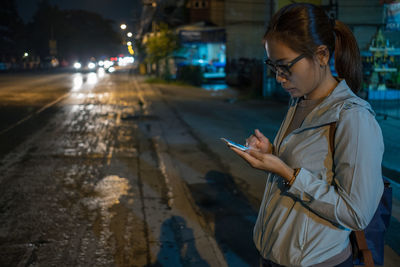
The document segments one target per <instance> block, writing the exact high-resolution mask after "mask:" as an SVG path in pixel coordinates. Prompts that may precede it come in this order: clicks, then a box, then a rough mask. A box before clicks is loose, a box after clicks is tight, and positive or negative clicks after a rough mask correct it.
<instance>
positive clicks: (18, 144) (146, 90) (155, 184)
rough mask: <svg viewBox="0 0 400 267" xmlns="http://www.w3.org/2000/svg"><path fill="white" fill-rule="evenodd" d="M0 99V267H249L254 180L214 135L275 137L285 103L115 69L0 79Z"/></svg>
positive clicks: (389, 251) (390, 249)
mask: <svg viewBox="0 0 400 267" xmlns="http://www.w3.org/2000/svg"><path fill="white" fill-rule="evenodd" d="M238 97H239V98H238ZM0 100H1V101H0V103H1V104H0V117H1V118H2V120H1V121H0V140H1V144H0V145H1V146H0V266H56V265H57V266H257V262H258V255H257V251H256V249H255V248H254V245H253V243H252V228H253V225H254V222H255V219H256V215H257V210H258V205H259V202H260V200H261V197H262V193H263V189H264V182H265V176H264V174H263V173H262V172H260V171H255V170H251V169H250V168H249V166H247V165H246V164H245V163H244V162H243V161H242V160H240V159H238V157H237V156H236V155H234V154H233V153H232V152H231V151H229V150H228V149H227V148H226V146H225V145H224V144H223V143H222V142H221V141H220V140H219V138H220V137H227V138H231V139H233V140H235V141H238V142H240V141H241V140H243V139H244V138H245V137H246V136H248V134H249V133H250V131H251V130H252V129H254V128H259V129H260V130H262V131H263V132H264V133H265V134H266V135H267V136H268V137H270V138H273V136H274V135H275V133H276V131H277V128H278V127H279V124H280V121H281V119H282V118H283V116H284V114H285V112H286V107H287V104H286V103H283V102H273V101H253V100H246V101H242V100H240V96H238V94H237V92H236V91H234V90H231V89H229V88H226V89H224V90H212V89H211V88H209V89H208V90H205V89H201V88H195V87H182V86H170V85H169V86H166V85H155V84H152V85H150V84H146V83H143V79H142V77H137V76H134V75H130V74H129V73H125V72H122V73H114V74H112V75H110V74H94V73H87V74H80V73H74V74H70V73H68V74H52V75H47V74H46V75H32V76H29V77H28V76H25V75H21V77H17V79H16V77H14V76H12V75H11V76H10V77H9V76H3V77H0ZM3 118H4V119H3ZM6 118H7V119H6ZM396 125H397V122H394V123H393V125H392V126H390V125H387V126H383V127H382V128H383V130H384V135H385V134H386V130H385V129H386V128H385V127H389V128H390V127H394V128H395V129H397V128H396ZM390 129H393V128H390ZM399 131H400V130H399ZM387 136H391V135H387ZM385 138H386V136H385ZM385 141H386V139H385ZM392 149H394V150H390V151H395V150H396V145H395V144H394V145H393V148H392ZM391 153H394V152H389V154H388V155H389V156H388V158H389V159H390V160H391V161H390V162H393V164H392V165H390V168H389V167H388V169H390V170H392V171H393V166H396V164H395V163H396V159H394V158H393V156H390V155H392V154H391ZM388 162H389V161H388ZM388 166H389V165H388ZM396 190H397V189H396ZM396 192H397V191H396ZM396 194H397V193H396ZM397 199H398V198H395V200H394V203H395V209H394V215H393V218H392V221H393V223H392V224H391V227H392V228H391V229H390V233H389V235H387V236H389V237H388V238H387V239H388V240H387V244H388V245H387V246H386V248H385V250H386V251H385V257H386V259H385V260H386V264H385V266H396V263H397V262H398V260H399V256H398V253H399V250H398V249H399V239H398V233H399V232H398V229H399V228H397V227H398V225H399V223H398V221H399V217H398V214H399V213H398V210H399V209H398V208H399V206H398V200H397Z"/></svg>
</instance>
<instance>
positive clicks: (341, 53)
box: [231, 4, 384, 267]
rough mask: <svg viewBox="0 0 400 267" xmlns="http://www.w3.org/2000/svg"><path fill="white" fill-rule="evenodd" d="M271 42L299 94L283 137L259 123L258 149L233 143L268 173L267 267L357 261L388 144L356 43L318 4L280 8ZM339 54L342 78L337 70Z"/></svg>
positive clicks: (263, 224) (261, 243) (258, 240)
mask: <svg viewBox="0 0 400 267" xmlns="http://www.w3.org/2000/svg"><path fill="white" fill-rule="evenodd" d="M264 40H265V49H266V51H267V55H268V60H267V61H266V64H267V66H268V67H269V68H270V69H271V70H272V71H274V72H275V73H276V80H277V81H278V82H279V83H280V84H281V85H282V87H283V88H284V89H285V90H286V91H287V92H289V94H290V95H291V101H290V107H289V110H288V113H287V115H286V117H285V119H284V121H283V122H282V125H281V127H280V129H279V131H278V133H277V136H276V138H275V140H274V142H273V144H271V143H270V141H269V140H268V138H266V137H265V136H264V135H263V134H262V133H261V132H260V131H258V130H255V132H254V134H253V135H252V136H250V137H249V138H248V139H247V145H248V146H250V149H249V150H247V151H245V152H242V151H240V150H238V149H235V148H233V147H232V148H231V149H232V150H233V151H235V152H236V153H237V154H238V155H240V156H241V157H243V158H244V159H245V160H246V161H248V162H249V163H250V165H251V166H252V167H254V168H257V169H261V170H265V171H266V172H267V173H268V176H267V181H266V188H265V193H264V197H263V200H262V203H261V207H260V211H259V214H258V218H257V221H256V225H255V228H254V237H253V238H254V242H255V245H256V247H257V249H258V250H259V252H260V254H261V256H262V262H263V265H264V266H280V265H283V266H324V267H326V266H352V253H351V246H350V244H349V234H350V232H351V230H360V229H363V228H365V227H366V226H367V225H368V223H369V222H370V220H371V219H372V216H373V215H374V213H375V210H376V208H377V205H378V203H379V200H380V198H381V195H382V192H383V182H382V173H381V162H382V156H383V150H384V145H383V139H382V133H381V130H380V127H379V125H378V123H377V121H376V120H375V117H374V112H373V110H372V109H371V107H370V105H369V104H368V103H367V102H366V101H364V100H362V99H360V98H359V97H357V96H356V94H355V92H357V90H358V89H359V88H360V85H361V61H360V53H359V50H358V46H357V43H356V40H355V38H354V36H353V34H352V32H351V31H350V30H349V28H348V27H347V26H345V25H344V24H343V23H342V22H340V21H334V20H331V19H330V18H329V17H328V16H327V15H326V13H325V12H324V11H323V10H322V9H321V8H320V7H318V6H314V5H311V4H292V5H289V6H286V7H284V8H282V9H281V10H280V11H278V13H277V14H275V15H274V17H273V18H272V20H271V22H270V25H269V27H268V29H267V32H266V34H265V36H264ZM333 55H334V59H335V69H336V72H337V73H338V77H334V76H333V75H332V73H331V70H330V68H329V60H330V59H331V57H332V56H333ZM333 123H334V124H333ZM331 125H334V127H331ZM332 131H333V132H332ZM333 133H334V139H333V144H334V149H331V145H330V138H329V136H330V134H333Z"/></svg>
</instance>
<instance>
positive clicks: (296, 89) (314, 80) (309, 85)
mask: <svg viewBox="0 0 400 267" xmlns="http://www.w3.org/2000/svg"><path fill="white" fill-rule="evenodd" d="M265 49H266V51H267V55H268V58H269V59H270V60H271V61H272V62H274V63H275V64H279V65H286V64H288V63H289V62H291V61H293V60H294V59H295V58H297V57H298V56H300V54H298V53H297V52H294V51H293V50H292V49H290V48H289V47H288V46H287V45H285V44H284V43H283V42H281V41H279V40H276V39H275V38H269V39H267V41H266V43H265ZM276 80H277V82H278V83H280V84H281V85H282V87H283V88H284V89H285V90H286V91H287V92H288V93H290V95H291V96H292V97H302V96H305V98H307V99H312V98H313V97H312V96H313V95H314V92H315V91H316V90H317V89H318V87H319V86H320V84H321V81H322V77H321V70H320V66H319V64H318V63H317V62H314V61H312V60H310V59H308V58H305V57H303V58H302V59H300V60H299V61H297V62H296V63H295V64H293V65H292V67H291V68H290V75H289V76H286V77H284V76H281V75H279V74H278V73H277V74H276Z"/></svg>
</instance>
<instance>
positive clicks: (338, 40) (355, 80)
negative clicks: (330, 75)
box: [264, 3, 362, 92]
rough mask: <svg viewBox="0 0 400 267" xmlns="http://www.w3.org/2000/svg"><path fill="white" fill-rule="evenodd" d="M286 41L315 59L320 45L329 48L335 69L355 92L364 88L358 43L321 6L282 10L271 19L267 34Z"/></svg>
mask: <svg viewBox="0 0 400 267" xmlns="http://www.w3.org/2000/svg"><path fill="white" fill-rule="evenodd" d="M267 38H276V39H277V40H279V41H281V42H284V43H285V44H286V45H287V46H288V47H289V48H291V49H292V50H293V51H295V52H298V53H300V54H305V55H306V57H307V58H310V59H312V58H314V55H315V51H316V49H317V47H318V46H320V45H326V46H327V47H328V50H329V57H331V56H332V55H333V52H334V55H335V69H336V72H337V73H338V75H339V78H343V79H345V80H346V82H347V84H348V85H349V87H350V88H351V89H352V90H353V92H357V91H358V90H359V89H360V86H361V80H362V65H361V57H360V51H359V49H358V45H357V41H356V39H355V37H354V35H353V33H352V32H351V30H350V29H349V28H348V27H347V26H346V25H345V24H344V23H342V22H340V21H338V20H336V21H335V20H333V19H330V18H329V16H328V15H327V14H326V12H325V11H324V10H323V9H322V8H321V7H318V6H315V5H312V4H306V3H296V4H290V5H288V6H285V7H283V8H281V9H280V10H279V11H278V12H277V13H276V14H275V15H274V16H273V17H272V19H271V21H270V23H269V26H268V29H267V31H266V33H265V35H264V41H266V40H267Z"/></svg>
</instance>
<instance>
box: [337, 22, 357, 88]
mask: <svg viewBox="0 0 400 267" xmlns="http://www.w3.org/2000/svg"><path fill="white" fill-rule="evenodd" d="M334 31H335V34H336V40H335V69H336V72H337V73H338V75H339V78H343V79H345V80H346V82H347V84H348V85H349V87H350V88H351V90H352V91H353V92H354V93H357V92H358V90H359V89H360V87H361V82H362V64H361V56H360V50H359V49H358V45H357V41H356V39H355V38H354V35H353V33H352V32H351V30H350V29H349V27H347V26H346V25H345V24H344V23H343V22H341V21H338V20H336V21H335V26H334Z"/></svg>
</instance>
